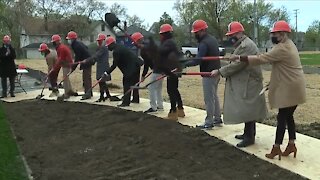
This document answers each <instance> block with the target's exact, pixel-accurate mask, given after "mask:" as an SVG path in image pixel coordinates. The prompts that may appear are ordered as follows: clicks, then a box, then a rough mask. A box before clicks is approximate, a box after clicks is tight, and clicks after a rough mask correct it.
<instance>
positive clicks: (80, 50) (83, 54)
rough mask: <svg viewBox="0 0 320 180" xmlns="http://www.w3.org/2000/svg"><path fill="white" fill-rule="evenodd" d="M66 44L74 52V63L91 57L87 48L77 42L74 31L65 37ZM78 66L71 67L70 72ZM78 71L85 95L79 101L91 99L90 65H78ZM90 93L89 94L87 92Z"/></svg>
mask: <svg viewBox="0 0 320 180" xmlns="http://www.w3.org/2000/svg"><path fill="white" fill-rule="evenodd" d="M66 39H67V41H68V44H69V45H70V46H71V48H72V50H73V52H74V61H75V62H80V61H84V60H85V59H87V58H89V57H90V56H91V54H90V52H89V49H88V47H87V46H86V45H85V44H84V43H83V42H81V41H79V40H78V35H77V33H76V32H74V31H70V32H69V33H68V34H67V37H66ZM77 66H78V64H74V65H72V71H74V70H75V69H76V68H77ZM80 70H82V82H83V87H84V92H85V94H84V95H83V96H82V98H81V100H86V99H90V98H91V97H92V89H91V86H92V79H91V74H92V65H91V64H84V63H81V64H80ZM88 91H91V92H88Z"/></svg>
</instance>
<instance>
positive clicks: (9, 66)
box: [0, 35, 17, 98]
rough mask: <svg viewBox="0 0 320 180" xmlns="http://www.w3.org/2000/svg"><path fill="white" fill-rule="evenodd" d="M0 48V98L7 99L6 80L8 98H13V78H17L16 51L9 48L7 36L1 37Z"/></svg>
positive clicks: (9, 41) (9, 43) (9, 39)
mask: <svg viewBox="0 0 320 180" xmlns="http://www.w3.org/2000/svg"><path fill="white" fill-rule="evenodd" d="M2 42H3V44H2V47H1V48H0V77H1V85H2V96H1V97H0V98H4V97H7V88H8V87H7V78H9V82H10V96H11V97H15V95H14V89H15V84H14V81H15V78H16V76H17V71H16V64H15V62H14V60H15V59H16V51H15V49H14V48H13V47H12V46H11V38H10V36H9V35H5V36H3V39H2Z"/></svg>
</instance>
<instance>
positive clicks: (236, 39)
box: [229, 36, 239, 45]
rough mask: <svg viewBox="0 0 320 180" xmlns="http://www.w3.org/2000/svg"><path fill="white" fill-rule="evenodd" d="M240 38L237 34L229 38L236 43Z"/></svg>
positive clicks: (232, 42)
mask: <svg viewBox="0 0 320 180" xmlns="http://www.w3.org/2000/svg"><path fill="white" fill-rule="evenodd" d="M238 40H239V39H238V38H237V37H236V36H232V37H230V38H229V42H230V43H231V44H232V45H234V44H235V43H236V42H237V41H238Z"/></svg>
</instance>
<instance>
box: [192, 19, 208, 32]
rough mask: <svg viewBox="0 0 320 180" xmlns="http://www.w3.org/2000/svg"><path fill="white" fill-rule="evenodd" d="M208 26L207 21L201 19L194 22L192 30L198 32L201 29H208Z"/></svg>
mask: <svg viewBox="0 0 320 180" xmlns="http://www.w3.org/2000/svg"><path fill="white" fill-rule="evenodd" d="M207 28H208V25H207V23H206V22H205V21H204V20H201V19H199V20H196V21H194V22H193V24H192V31H191V32H192V33H196V32H198V31H200V30H203V29H207Z"/></svg>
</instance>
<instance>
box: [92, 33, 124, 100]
mask: <svg viewBox="0 0 320 180" xmlns="http://www.w3.org/2000/svg"><path fill="white" fill-rule="evenodd" d="M106 39H107V36H106V35H105V34H103V33H100V34H98V37H97V39H96V41H97V45H98V48H97V51H96V53H95V54H94V55H93V56H91V57H89V58H87V59H86V63H89V64H91V65H93V64H95V63H96V62H97V66H96V67H97V68H96V79H97V80H99V79H100V78H102V79H101V81H100V82H99V88H100V98H99V99H98V100H97V101H96V102H102V101H103V102H104V101H105V100H107V99H110V101H120V99H119V98H118V97H117V96H111V95H110V92H109V89H108V86H107V83H106V81H111V75H108V76H106V74H105V73H106V70H108V69H109V68H110V65H109V50H108V48H107V46H105V45H106ZM105 94H106V96H105Z"/></svg>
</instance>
